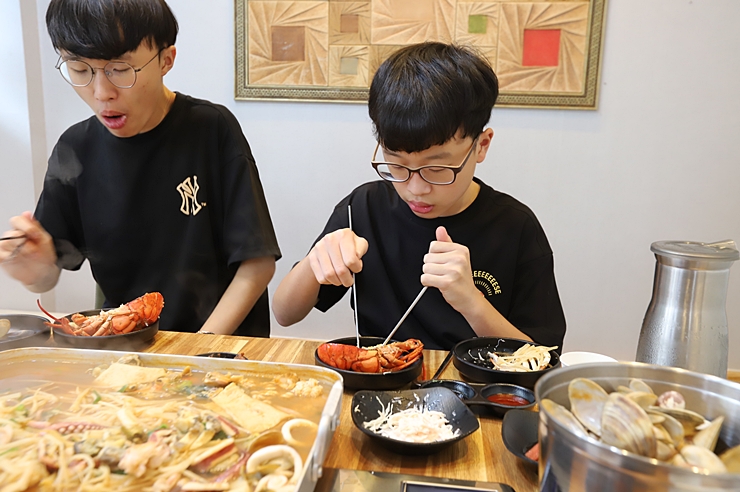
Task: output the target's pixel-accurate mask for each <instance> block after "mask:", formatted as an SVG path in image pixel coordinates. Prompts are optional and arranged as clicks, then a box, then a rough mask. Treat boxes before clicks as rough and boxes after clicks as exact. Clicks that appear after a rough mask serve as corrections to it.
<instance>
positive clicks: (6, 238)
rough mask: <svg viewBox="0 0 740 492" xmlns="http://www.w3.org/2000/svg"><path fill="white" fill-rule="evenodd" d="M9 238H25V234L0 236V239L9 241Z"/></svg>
mask: <svg viewBox="0 0 740 492" xmlns="http://www.w3.org/2000/svg"><path fill="white" fill-rule="evenodd" d="M11 239H26V235H25V234H23V235H21V236H5V237H0V241H10V240H11Z"/></svg>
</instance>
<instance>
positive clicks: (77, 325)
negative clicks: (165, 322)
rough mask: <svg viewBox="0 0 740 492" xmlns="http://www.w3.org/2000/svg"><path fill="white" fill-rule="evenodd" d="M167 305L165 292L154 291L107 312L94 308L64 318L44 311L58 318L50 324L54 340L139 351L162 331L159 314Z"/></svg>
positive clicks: (77, 346) (76, 344)
mask: <svg viewBox="0 0 740 492" xmlns="http://www.w3.org/2000/svg"><path fill="white" fill-rule="evenodd" d="M163 306H164V299H163V298H162V295H161V294H159V293H158V292H153V293H148V294H145V295H143V296H141V297H138V298H136V299H134V300H133V301H131V302H128V303H126V304H124V305H122V306H120V307H117V308H113V309H109V310H107V311H101V310H99V309H91V310H87V311H80V312H79V313H75V314H70V315H69V316H65V317H64V318H60V319H57V318H54V317H53V316H52V315H51V314H49V313H48V312H47V311H46V310H44V309H43V308H42V310H44V312H45V313H46V314H47V315H48V316H50V317H52V318H53V319H54V321H55V322H54V323H47V324H48V325H49V326H50V327H51V328H52V330H53V332H52V333H53V339H54V341H55V342H56V343H57V344H59V345H66V346H70V347H76V348H85V349H107V350H136V349H137V348H139V347H141V346H142V345H143V344H145V343H147V342H149V340H151V339H152V338H154V335H156V334H157V332H158V331H159V314H160V312H161V311H162V307H163ZM39 307H41V306H40V305H39Z"/></svg>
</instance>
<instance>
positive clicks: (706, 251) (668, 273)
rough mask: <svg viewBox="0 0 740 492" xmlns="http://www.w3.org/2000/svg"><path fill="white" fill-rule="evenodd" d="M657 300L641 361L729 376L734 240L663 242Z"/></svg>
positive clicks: (656, 248)
mask: <svg viewBox="0 0 740 492" xmlns="http://www.w3.org/2000/svg"><path fill="white" fill-rule="evenodd" d="M650 250H651V251H652V252H653V253H655V260H656V262H655V278H654V281H653V297H652V299H651V301H650V305H649V306H648V309H647V312H646V313H645V319H644V320H643V322H642V330H641V331H640V339H639V342H638V345H637V357H636V361H637V362H648V363H651V364H658V365H663V366H673V367H681V368H684V369H690V370H692V371H697V372H702V373H705V374H713V375H715V376H719V377H723V378H724V377H727V355H728V330H727V311H726V309H725V305H726V301H727V284H728V282H729V280H730V267H731V266H732V264H733V262H735V261H736V260H737V259H738V258H740V253H738V250H737V248H736V246H735V242H734V241H729V240H728V241H721V242H718V243H699V242H690V241H658V242H655V243H653V244H652V245H651V246H650Z"/></svg>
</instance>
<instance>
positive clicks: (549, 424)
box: [535, 363, 740, 492]
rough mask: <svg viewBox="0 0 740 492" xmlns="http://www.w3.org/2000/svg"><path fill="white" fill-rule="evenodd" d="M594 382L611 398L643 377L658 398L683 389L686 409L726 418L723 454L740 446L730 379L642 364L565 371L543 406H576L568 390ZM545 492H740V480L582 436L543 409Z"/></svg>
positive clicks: (736, 397)
mask: <svg viewBox="0 0 740 492" xmlns="http://www.w3.org/2000/svg"><path fill="white" fill-rule="evenodd" d="M577 377H583V378H589V379H592V380H594V381H595V382H597V383H598V384H600V385H601V386H602V387H603V388H604V389H606V390H607V391H608V392H611V391H614V390H616V387H617V385H622V384H623V385H627V384H628V383H629V380H630V379H631V378H640V379H642V380H643V381H645V382H646V383H648V384H649V385H650V386H652V388H653V389H654V391H655V392H656V393H660V392H663V391H667V390H676V391H679V392H680V393H681V394H683V395H684V397H685V399H686V408H689V409H691V410H694V411H696V412H698V413H700V414H702V415H703V416H704V417H705V418H707V419H710V420H711V419H714V418H716V417H718V416H720V415H724V417H725V422H724V426H723V427H722V430H721V433H720V439H719V443H718V445H717V451H722V450H723V449H725V448H728V447H732V446H736V445H738V444H740V385H738V384H736V383H733V382H730V381H727V380H725V379H722V378H718V377H715V376H710V375H706V374H699V373H695V372H690V371H686V370H683V369H676V368H672V367H663V366H655V365H649V364H641V363H622V364H613V363H612V364H583V365H577V366H571V367H567V368H562V369H557V370H555V371H552V372H550V373H548V374H546V375H545V376H543V377H542V378H541V379H540V380H539V381H538V382H537V385H536V386H535V397H536V399H537V403H540V402H541V401H542V399H543V398H549V399H551V400H553V401H555V402H557V403H559V404H561V405H564V406H566V407H568V408H569V407H570V403H569V401H568V384H569V383H570V381H571V380H572V379H573V378H577ZM539 435H540V447H541V449H540V453H541V454H540V462H539V475H540V490H541V491H559V490H560V491H563V492H566V491H574V492H580V491H585V492H592V491H596V490H598V491H601V492H610V491H614V492H617V491H620V492H621V491H625V490H629V491H633V492H643V491H644V492H648V491H650V492H689V491H690V492H718V491H730V490H733V491H739V490H740V475H735V474H722V475H701V474H698V473H694V472H692V471H691V470H688V469H682V468H678V467H674V466H671V465H667V464H663V463H661V462H658V461H657V460H653V459H648V458H643V457H641V456H637V455H634V454H631V453H627V452H625V451H622V450H620V449H617V448H615V447H611V446H606V445H604V444H602V443H600V442H597V441H595V440H592V439H586V438H581V437H578V436H576V435H575V434H574V433H573V432H571V431H570V430H568V429H566V428H565V427H563V426H562V425H561V424H559V423H558V422H557V421H555V420H554V419H552V418H551V417H550V416H549V415H548V414H547V412H546V411H544V410H543V409H542V408H540V426H539Z"/></svg>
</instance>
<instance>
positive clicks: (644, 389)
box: [630, 378, 655, 393]
mask: <svg viewBox="0 0 740 492" xmlns="http://www.w3.org/2000/svg"><path fill="white" fill-rule="evenodd" d="M630 389H631V390H632V391H639V392H641V393H655V392H654V391H653V388H651V387H650V386H649V385H648V384H647V383H646V382H645V381H643V380H642V379H637V378H634V379H630Z"/></svg>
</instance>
